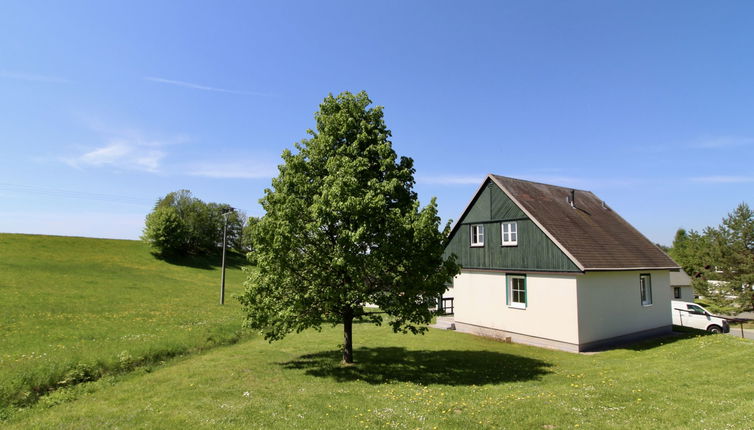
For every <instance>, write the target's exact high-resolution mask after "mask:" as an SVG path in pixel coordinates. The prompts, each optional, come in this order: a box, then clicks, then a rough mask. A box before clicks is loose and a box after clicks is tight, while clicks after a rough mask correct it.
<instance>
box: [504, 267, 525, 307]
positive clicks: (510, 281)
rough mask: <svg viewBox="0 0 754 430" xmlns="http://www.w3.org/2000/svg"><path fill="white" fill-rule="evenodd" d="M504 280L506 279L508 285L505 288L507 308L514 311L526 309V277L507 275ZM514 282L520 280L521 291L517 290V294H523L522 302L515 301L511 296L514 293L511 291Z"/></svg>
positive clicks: (513, 296)
mask: <svg viewBox="0 0 754 430" xmlns="http://www.w3.org/2000/svg"><path fill="white" fill-rule="evenodd" d="M506 278H507V279H506V283H507V284H508V285H506V288H507V289H508V307H511V308H516V309H526V305H527V294H529V292H528V291H527V287H526V276H525V275H507V276H506ZM514 280H520V281H522V282H523V284H524V285H523V289H520V288H519V289H517V291H518V292H519V295H520V292H523V295H524V300H523V301H516V300H515V298H516V297H515V295H514V294H513V293H514V291H513V283H514ZM519 300H520V297H519Z"/></svg>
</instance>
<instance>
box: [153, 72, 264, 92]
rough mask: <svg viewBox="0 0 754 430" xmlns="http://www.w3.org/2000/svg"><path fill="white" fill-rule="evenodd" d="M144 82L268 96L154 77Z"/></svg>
mask: <svg viewBox="0 0 754 430" xmlns="http://www.w3.org/2000/svg"><path fill="white" fill-rule="evenodd" d="M144 80H145V81H151V82H158V83H161V84H168V85H176V86H179V87H184V88H191V89H194V90H201V91H214V92H217V93H227V94H239V95H244V96H264V95H266V94H262V93H258V92H253V91H237V90H229V89H225V88H217V87H210V86H207V85H200V84H195V83H192V82H184V81H176V80H173V79H164V78H156V77H153V76H146V77H144Z"/></svg>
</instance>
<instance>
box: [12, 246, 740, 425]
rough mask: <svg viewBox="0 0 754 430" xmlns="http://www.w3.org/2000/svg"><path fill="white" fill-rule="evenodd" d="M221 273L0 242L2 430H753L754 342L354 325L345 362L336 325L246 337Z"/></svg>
mask: <svg viewBox="0 0 754 430" xmlns="http://www.w3.org/2000/svg"><path fill="white" fill-rule="evenodd" d="M233 262H234V265H233V266H232V268H231V269H230V270H229V272H228V286H227V288H228V296H230V295H231V294H233V293H237V292H240V291H241V282H242V280H243V278H244V274H243V273H242V272H241V270H240V267H239V264H241V263H242V260H241V259H238V258H236V259H234V260H233ZM219 276H220V273H219V268H218V267H217V264H216V262H215V261H214V260H213V259H190V260H183V261H171V262H167V261H162V260H159V259H156V258H154V257H153V256H152V255H150V253H149V250H148V248H147V247H146V246H144V245H143V244H142V243H140V242H136V241H121V240H99V239H83V238H69V237H49V236H26V235H8V234H2V235H0V297H1V298H2V301H1V302H0V396H1V397H0V401H1V403H0V427H3V428H9V429H29V428H32V429H50V428H71V429H99V428H129V429H131V428H137V429H138V428H145V429H146V428H149V429H152V428H158V429H163V428H167V429H170V428H180V429H185V428H207V429H210V428H228V429H241V428H243V429H246V428H261V429H267V428H280V429H289V428H300V429H339V428H373V429H435V428H437V429H471V428H489V429H505V428H512V429H518V428H524V429H564V428H589V429H636V428H642V429H644V428H646V429H666V428H667V429H728V428H730V429H751V428H752V427H753V425H752V423H754V384H752V383H751V381H752V379H754V361H753V360H752V357H754V342H752V341H748V340H742V339H739V338H735V337H732V336H724V335H707V334H700V333H696V332H684V333H678V334H677V335H675V336H671V337H666V338H662V339H655V340H651V341H647V342H644V343H640V344H635V345H631V346H628V347H624V348H619V349H614V350H610V351H605V352H600V353H594V354H572V353H567V352H561V351H555V350H548V349H542V348H535V347H529V346H524V345H516V344H506V343H501V342H497V341H494V340H490V339H484V338H480V337H476V336H471V335H466V334H462V333H457V332H452V331H444V330H434V329H433V330H430V331H429V333H427V334H426V335H423V336H412V335H401V334H394V333H392V331H391V330H390V329H389V328H388V327H375V326H372V325H367V324H359V323H357V324H355V326H354V347H355V360H356V363H355V364H354V365H351V366H342V365H341V364H340V358H341V357H340V353H339V352H338V350H337V349H338V345H339V344H340V343H341V342H342V331H341V327H339V326H338V327H334V328H329V327H327V328H324V329H323V330H322V331H314V330H309V331H305V332H303V333H299V334H293V335H290V336H288V337H287V338H286V339H284V340H282V341H280V342H275V343H268V342H266V341H264V340H263V339H262V338H260V337H258V336H253V335H250V334H243V332H242V331H240V329H239V327H240V322H241V314H240V309H239V306H238V304H237V303H236V302H235V301H234V300H233V299H230V298H228V300H227V302H226V305H225V306H219V305H218V304H217V300H218V289H219V285H218V284H219Z"/></svg>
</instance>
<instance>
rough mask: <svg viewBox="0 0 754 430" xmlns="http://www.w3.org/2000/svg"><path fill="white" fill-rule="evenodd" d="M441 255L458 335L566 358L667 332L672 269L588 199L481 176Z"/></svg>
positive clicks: (667, 261) (631, 231)
mask: <svg viewBox="0 0 754 430" xmlns="http://www.w3.org/2000/svg"><path fill="white" fill-rule="evenodd" d="M445 252H446V254H455V255H456V256H457V258H458V260H457V261H458V262H459V263H460V265H461V266H462V268H463V269H462V271H461V273H460V274H459V275H457V276H456V277H455V279H454V280H453V286H452V287H451V288H450V289H449V290H448V292H447V293H446V294H445V295H444V298H445V299H446V302H448V301H450V300H449V299H450V298H451V297H452V299H453V300H452V303H453V310H454V323H455V327H456V330H458V331H462V332H468V333H474V334H479V335H484V336H491V337H496V338H510V339H511V340H512V341H514V342H520V343H527V344H533V345H539V346H546V347H553V348H558V349H564V350H568V351H584V350H588V349H592V348H596V347H599V346H603V345H606V344H611V343H617V342H621V341H628V340H632V339H638V338H642V337H648V336H653V335H657V334H663V333H668V332H670V331H671V327H672V326H671V314H670V300H671V297H672V294H671V293H672V290H671V287H670V273H671V271H678V270H679V266H678V264H676V263H675V262H674V261H673V260H672V259H671V258H670V257H668V256H667V255H666V254H665V253H664V252H662V250H660V249H659V248H658V247H657V246H656V245H655V244H653V243H652V242H651V241H649V240H648V239H647V238H646V237H644V236H643V235H642V234H641V233H639V231H637V230H636V229H635V228H634V227H632V226H631V225H630V224H628V223H627V222H626V221H625V220H624V219H623V218H621V217H620V216H619V215H618V214H617V213H615V212H614V211H613V210H612V209H610V207H608V206H607V205H606V204H605V203H604V202H603V201H602V200H600V199H599V198H597V196H595V195H594V194H592V193H591V192H589V191H582V190H573V189H571V188H564V187H558V186H554V185H546V184H540V183H535V182H529V181H523V180H518V179H513V178H507V177H503V176H497V175H488V176H487V177H486V178H485V179H484V181H483V183H482V185H481V186H480V187H479V189H478V190H477V192H476V193H475V194H474V196H473V198H472V199H471V202H470V203H469V204H468V206H467V207H466V209H465V210H464V211H463V213H462V214H461V216H460V217H459V219H458V221H457V222H456V224H455V225H454V227H453V229H452V231H451V234H450V237H449V241H448V244H447V246H446V250H445Z"/></svg>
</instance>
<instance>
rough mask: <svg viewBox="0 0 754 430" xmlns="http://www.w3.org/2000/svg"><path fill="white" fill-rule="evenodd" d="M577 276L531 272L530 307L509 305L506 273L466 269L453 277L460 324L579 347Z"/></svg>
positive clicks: (476, 330) (541, 342)
mask: <svg viewBox="0 0 754 430" xmlns="http://www.w3.org/2000/svg"><path fill="white" fill-rule="evenodd" d="M577 277H578V275H549V274H527V276H526V289H527V307H526V309H515V308H512V307H508V306H507V305H506V298H505V293H506V283H505V282H506V280H505V273H504V272H478V271H469V270H464V271H462V272H461V274H460V275H458V276H456V277H455V279H454V287H453V295H454V299H455V300H454V302H455V318H454V319H455V324H456V329H458V330H459V331H463V332H469V333H474V334H480V335H485V336H491V337H499V338H504V337H511V339H512V340H513V341H514V342H521V343H528V344H534V345H539V346H550V347H556V348H561V349H567V350H578V346H577V344H578V338H579V337H578V336H579V330H578V316H577V313H576V312H577V309H578V306H577V302H576V300H577V282H576V278H577Z"/></svg>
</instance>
